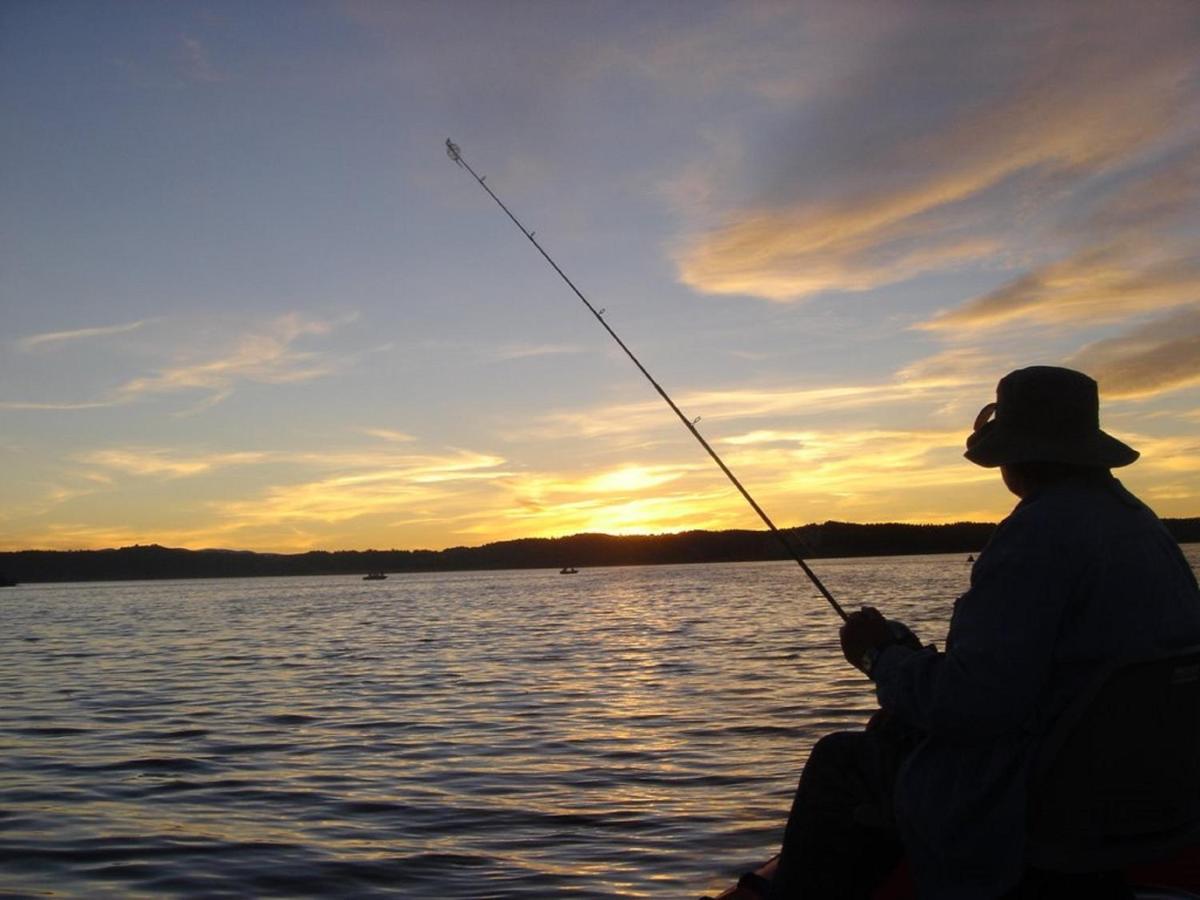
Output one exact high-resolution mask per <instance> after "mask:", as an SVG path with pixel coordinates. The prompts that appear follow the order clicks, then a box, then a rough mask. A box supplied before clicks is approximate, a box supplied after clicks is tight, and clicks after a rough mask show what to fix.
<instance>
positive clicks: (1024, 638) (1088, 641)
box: [872, 470, 1200, 898]
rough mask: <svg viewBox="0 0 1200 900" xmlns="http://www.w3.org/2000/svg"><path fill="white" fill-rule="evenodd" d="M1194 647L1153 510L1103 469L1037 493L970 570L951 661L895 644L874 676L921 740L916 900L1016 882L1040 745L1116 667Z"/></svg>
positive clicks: (1177, 558) (1199, 634) (912, 842)
mask: <svg viewBox="0 0 1200 900" xmlns="http://www.w3.org/2000/svg"><path fill="white" fill-rule="evenodd" d="M1197 642H1200V594H1198V593H1197V587H1196V581H1195V578H1194V576H1193V574H1192V572H1191V569H1190V568H1189V567H1188V565H1187V562H1186V560H1185V559H1184V558H1183V555H1182V553H1181V552H1180V550H1179V547H1178V545H1177V544H1176V543H1175V541H1174V540H1173V539H1172V538H1171V536H1170V535H1169V534H1168V533H1167V532H1166V530H1165V529H1164V528H1163V526H1162V524H1161V523H1160V522H1159V521H1158V519H1157V518H1156V517H1155V516H1154V514H1153V513H1152V512H1151V511H1150V510H1149V509H1147V508H1146V507H1145V506H1144V505H1143V504H1141V503H1140V502H1139V501H1138V500H1137V499H1136V498H1135V497H1133V495H1132V494H1130V493H1129V492H1128V491H1126V490H1125V489H1124V488H1123V487H1122V486H1121V484H1120V483H1119V482H1118V481H1117V480H1116V479H1114V478H1112V477H1111V475H1109V473H1108V472H1107V471H1106V470H1097V471H1091V472H1089V471H1087V470H1084V471H1080V472H1077V473H1070V474H1068V475H1066V476H1065V477H1062V478H1058V479H1055V480H1052V481H1049V482H1048V483H1043V484H1039V485H1037V486H1036V487H1034V488H1032V489H1031V490H1030V491H1029V493H1028V494H1027V496H1025V497H1024V498H1023V499H1022V501H1021V503H1020V504H1019V505H1018V506H1017V508H1016V509H1015V510H1014V512H1013V513H1012V515H1011V516H1009V518H1008V519H1006V520H1005V522H1004V523H1003V524H1002V525H1001V527H1000V528H999V529H998V530H997V532H996V534H995V535H994V537H993V539H992V541H991V542H990V543H989V545H988V547H987V548H985V550H984V552H983V553H981V554H980V556H979V559H978V561H977V562H976V563H975V568H974V569H973V570H972V587H971V590H970V591H968V592H967V593H966V594H964V595H963V596H962V597H961V598H960V599H959V601H958V603H957V604H956V608H955V613H954V618H953V621H952V624H951V629H950V634H949V638H948V641H947V647H946V652H945V653H944V654H934V653H932V651H910V650H906V649H904V648H901V649H900V650H897V651H895V652H889V653H887V654H885V655H884V656H883V657H882V658H881V659H880V663H879V665H878V666H877V668H876V670H875V671H874V672H873V673H872V675H873V677H874V678H875V680H876V682H877V684H878V690H879V696H880V703H881V706H882V707H883V708H884V709H886V710H889V711H890V712H892V713H894V714H895V715H897V716H899V717H900V718H901V719H902V720H904V721H906V722H908V723H909V724H911V725H913V726H915V727H917V728H919V729H920V730H921V731H922V732H923V733H924V734H925V735H926V738H925V740H924V741H923V743H922V744H921V745H920V746H919V747H918V748H917V750H916V751H915V752H914V753H913V755H912V757H911V758H910V759H909V761H908V763H907V764H906V766H905V768H904V770H903V771H902V772H901V774H900V776H899V779H898V783H897V793H896V804H897V810H896V814H897V819H898V821H899V824H900V827H901V831H902V833H903V834H904V838H905V840H904V843H905V846H906V848H907V850H908V852H909V854H910V857H911V858H912V859H913V862H914V870H915V871H916V872H917V874H918V879H919V881H920V882H921V884H922V888H923V890H922V894H921V895H922V897H926V896H928V897H946V898H955V897H966V896H979V897H988V896H996V894H995V893H992V891H993V890H994V889H995V888H996V886H997V885H1000V886H1001V888H1002V887H1003V885H1005V884H1011V883H1012V882H1013V881H1014V880H1015V879H1018V878H1019V877H1020V872H1021V869H1022V867H1023V851H1024V824H1025V816H1026V780H1027V777H1028V766H1029V764H1030V763H1031V762H1032V759H1033V755H1034V753H1035V752H1036V749H1037V746H1038V739H1039V737H1040V736H1041V735H1042V734H1044V733H1045V731H1046V730H1047V729H1048V728H1049V727H1050V725H1051V724H1052V723H1053V722H1054V721H1055V720H1056V719H1057V717H1058V716H1059V715H1060V714H1061V713H1062V711H1063V710H1064V709H1065V707H1066V706H1067V704H1068V703H1070V701H1071V700H1072V699H1073V698H1074V697H1075V696H1076V695H1078V693H1079V691H1080V690H1081V689H1082V688H1083V687H1084V685H1086V684H1087V683H1089V682H1090V680H1091V679H1092V678H1093V677H1094V676H1095V674H1096V673H1097V672H1098V671H1099V670H1100V669H1102V668H1103V667H1105V666H1106V665H1108V664H1110V663H1111V662H1112V661H1114V660H1119V659H1126V658H1131V657H1138V656H1145V655H1147V654H1149V653H1151V652H1153V651H1156V650H1162V649H1168V648H1171V647H1177V646H1184V645H1187V644H1191V643H1197Z"/></svg>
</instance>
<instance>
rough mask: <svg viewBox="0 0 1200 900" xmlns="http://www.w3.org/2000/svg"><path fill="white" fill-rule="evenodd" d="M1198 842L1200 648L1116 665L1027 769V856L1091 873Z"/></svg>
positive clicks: (1047, 865)
mask: <svg viewBox="0 0 1200 900" xmlns="http://www.w3.org/2000/svg"><path fill="white" fill-rule="evenodd" d="M1196 843H1200V645H1197V646H1191V647H1188V648H1186V649H1181V650H1176V651H1173V652H1170V653H1163V654H1160V655H1157V656H1154V657H1151V658H1144V659H1138V660H1134V661H1131V662H1124V663H1120V664H1117V665H1114V666H1112V667H1110V668H1108V669H1107V670H1106V671H1104V672H1103V673H1102V674H1101V675H1100V676H1099V677H1097V678H1096V679H1095V680H1094V682H1093V683H1092V684H1091V685H1090V687H1089V688H1088V689H1087V690H1085V691H1084V692H1083V693H1082V694H1081V696H1080V697H1079V698H1078V699H1077V700H1076V701H1075V702H1074V703H1073V704H1072V705H1071V706H1070V707H1068V709H1067V710H1066V711H1065V712H1064V713H1063V715H1062V716H1060V717H1059V720H1058V722H1057V723H1055V725H1054V726H1053V727H1052V728H1051V730H1050V732H1049V733H1048V734H1047V735H1046V739H1045V740H1044V741H1043V743H1042V747H1041V750H1040V751H1039V755H1038V758H1037V759H1036V760H1035V763H1034V769H1033V781H1032V783H1031V791H1030V818H1029V843H1028V858H1029V864H1030V866H1031V867H1033V868H1036V869H1041V870H1044V871H1051V872H1097V871H1111V870H1116V869H1122V868H1125V867H1127V866H1130V865H1134V864H1137V863H1143V862H1148V861H1152V860H1155V859H1160V858H1162V857H1164V856H1166V855H1169V854H1172V853H1174V852H1176V851H1178V850H1180V849H1181V848H1184V847H1187V846H1189V845H1193V844H1196Z"/></svg>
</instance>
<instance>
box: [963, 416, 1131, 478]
mask: <svg viewBox="0 0 1200 900" xmlns="http://www.w3.org/2000/svg"><path fill="white" fill-rule="evenodd" d="M1139 455H1140V454H1139V453H1138V452H1137V451H1136V450H1134V449H1133V448H1132V447H1130V446H1129V445H1128V444H1124V443H1122V442H1121V441H1118V440H1117V439H1116V438H1115V437H1113V436H1112V435H1110V434H1107V433H1106V432H1104V431H1101V430H1099V429H1097V430H1096V431H1095V432H1094V433H1092V434H1091V435H1089V436H1088V437H1087V438H1086V439H1084V440H1080V439H1078V438H1075V439H1072V440H1069V441H1065V440H1063V441H1056V440H1053V439H1051V438H1047V437H1044V436H1038V435H1030V434H1023V433H1021V432H1019V431H1015V430H1013V429H1011V428H1004V427H1003V426H1002V425H1001V424H1000V423H998V422H995V421H992V422H988V423H987V424H986V425H984V426H983V427H982V428H980V429H979V430H978V431H976V432H975V433H974V434H972V435H971V436H970V437H969V438H967V452H966V453H964V454H963V456H965V457H966V458H967V459H969V460H970V461H971V462H973V463H975V464H976V465H978V466H984V467H986V468H989V469H991V468H995V467H996V466H1007V465H1013V464H1016V463H1023V462H1059V463H1070V464H1072V465H1077V466H1103V467H1104V468H1106V469H1117V468H1120V467H1121V466H1127V465H1129V464H1130V463H1132V462H1133V461H1134V460H1136V459H1137V458H1138V456H1139Z"/></svg>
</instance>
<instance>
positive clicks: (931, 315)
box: [0, 0, 1200, 550]
mask: <svg viewBox="0 0 1200 900" xmlns="http://www.w3.org/2000/svg"><path fill="white" fill-rule="evenodd" d="M1197 60H1200V16H1197V15H1196V14H1195V9H1194V6H1193V5H1192V4H1190V3H1188V2H1183V0H1180V2H1145V3H1138V4H1136V5H1135V4H1129V3H1110V2H1075V3H1046V2H1039V3H1010V4H962V3H949V2H920V3H917V2H850V3H837V2H796V3H751V2H745V3H700V2H687V3H671V2H660V3H643V2H628V3H620V2H596V3H588V2H571V3H565V2H555V3H551V2H539V3H533V2H511V3H503V4H500V3H471V2H464V3H457V4H442V3H418V2H406V3H384V2H367V0H361V2H351V0H347V2H325V3H305V2H288V3H283V2H274V3H273V2H254V3H212V2H192V3H171V4H151V3H139V2H113V3H106V2H95V3H69V2H65V3H54V4H47V3H40V2H9V3H7V4H5V5H4V6H3V7H0V133H2V136H3V142H4V146H5V148H6V149H5V161H6V162H5V165H4V166H3V167H2V168H0V303H2V304H3V310H4V322H5V328H4V332H3V334H0V462H2V463H3V471H4V475H3V479H4V480H3V487H4V495H5V503H4V509H3V511H0V545H3V546H4V547H7V548H23V547H100V546H117V545H122V544H128V543H134V542H142V543H146V542H150V541H157V542H160V543H166V544H172V545H180V546H192V547H203V546H228V547H244V548H251V549H260V550H299V549H307V548H310V547H323V548H330V549H333V548H341V547H360V548H361V547H369V546H371V547H443V546H450V545H454V544H478V543H482V542H484V541H487V540H495V539H499V538H506V537H517V536H528V535H552V534H565V533H573V532H577V531H584V530H597V531H609V532H658V531H667V530H680V529H687V528H725V527H755V523H756V520H755V518H754V516H753V513H752V512H751V511H750V510H749V509H748V508H746V507H745V505H744V503H743V501H742V500H741V498H739V497H738V496H737V495H736V494H735V493H734V492H733V491H732V489H731V488H730V487H729V486H728V484H727V483H725V482H724V480H723V478H722V476H721V475H720V473H719V472H718V471H717V470H716V469H715V468H714V467H713V466H712V464H711V462H709V461H708V460H707V458H706V457H705V456H704V455H703V453H702V451H701V450H700V449H699V448H698V447H697V446H696V445H695V444H694V442H692V440H691V438H690V437H689V436H688V435H687V434H686V432H685V431H684V430H683V429H682V428H681V427H680V426H679V424H678V422H675V421H674V420H673V418H672V416H671V414H670V412H669V411H668V410H667V409H666V408H665V407H664V406H662V404H661V401H660V400H658V398H657V397H656V396H655V395H654V394H653V392H652V391H651V389H650V388H649V386H648V385H646V384H645V382H644V381H642V380H641V377H640V376H639V375H638V374H637V372H636V371H635V370H634V369H633V368H632V367H631V366H630V365H629V363H628V362H627V361H626V360H624V358H623V357H621V356H620V353H619V350H618V349H617V348H616V347H615V346H614V345H612V343H611V341H609V339H608V338H607V336H606V335H604V333H603V332H602V331H601V330H600V329H599V328H598V326H597V325H596V323H594V322H593V321H592V320H591V319H590V317H588V316H587V314H586V311H585V310H583V308H582V307H581V306H580V305H579V304H578V301H576V300H575V298H574V297H573V296H572V295H570V293H569V292H568V291H567V290H566V288H565V287H564V286H563V285H562V284H561V283H560V282H558V281H557V280H556V277H555V276H554V275H553V273H552V272H551V271H550V270H549V269H548V267H546V266H545V264H544V263H543V262H542V261H541V260H540V258H539V257H537V255H536V254H535V253H534V251H533V249H532V248H531V247H529V246H528V244H527V243H525V242H524V240H523V238H521V236H520V234H519V233H518V232H517V231H516V230H515V229H514V228H513V227H512V225H511V224H510V223H508V222H507V220H506V219H505V218H504V217H503V215H502V214H501V213H500V212H499V210H497V209H496V208H495V207H494V206H493V205H492V204H491V201H490V200H489V199H488V198H487V197H486V195H484V194H483V192H482V191H480V190H479V188H478V186H476V185H475V184H474V183H473V182H472V181H471V179H470V178H469V176H467V175H466V174H465V173H463V172H462V171H460V170H458V169H456V167H455V166H454V165H453V164H452V163H451V162H450V161H448V160H447V159H446V156H445V153H444V149H443V141H444V140H445V139H446V137H452V138H453V139H454V140H455V141H457V142H458V143H459V144H460V145H461V146H462V148H463V152H464V154H465V155H466V157H467V159H468V160H469V161H470V162H471V164H472V165H473V166H474V167H475V168H476V169H477V170H479V171H481V172H483V173H485V174H487V175H488V179H489V180H488V183H489V185H491V186H492V187H493V188H494V189H495V190H497V191H498V192H499V193H500V194H501V195H502V196H503V197H504V199H505V200H506V202H508V203H509V205H510V206H511V207H512V208H513V209H514V210H515V211H516V212H517V214H518V215H519V216H521V218H522V219H523V220H524V221H525V223H526V224H527V225H528V226H529V227H530V228H532V229H534V230H536V231H537V233H538V237H539V239H540V240H541V241H542V242H543V243H544V244H545V245H546V247H547V249H548V250H549V251H550V252H551V253H552V254H554V256H555V257H556V259H557V260H558V261H559V263H560V264H561V265H562V266H563V267H564V268H565V269H566V270H567V272H568V273H569V274H570V275H571V277H572V278H573V280H574V281H575V282H576V283H577V284H579V286H580V287H581V288H582V289H583V290H584V291H585V293H587V294H588V296H589V297H590V298H591V299H592V300H593V301H594V302H595V303H596V305H597V306H600V307H604V308H605V309H606V318H607V320H608V321H609V322H610V324H612V325H613V326H614V327H615V328H616V329H617V330H618V332H619V333H620V334H621V335H622V336H623V337H624V338H625V339H626V340H627V342H628V343H629V344H630V345H631V346H632V347H633V348H634V350H635V352H637V353H638V354H639V356H640V357H641V358H642V359H643V361H644V362H645V363H646V364H647V366H648V367H649V368H650V370H651V371H652V372H653V373H654V374H655V375H656V377H658V378H659V380H660V381H661V382H662V383H663V385H664V386H665V387H666V388H667V389H668V390H669V391H671V392H672V394H673V395H674V396H675V398H676V400H677V401H678V402H679V403H680V405H681V406H682V407H683V408H684V409H685V411H687V413H688V414H689V415H699V416H702V417H703V418H702V423H701V428H702V429H703V430H704V432H705V434H706V435H707V436H708V437H709V439H710V440H712V441H713V443H714V446H716V448H717V449H718V451H719V452H721V453H722V455H723V456H725V457H726V459H727V461H728V462H729V463H730V465H731V467H732V468H733V469H734V470H735V471H736V472H738V474H739V475H741V476H742V478H743V480H744V481H745V482H746V483H747V486H748V487H749V488H750V489H751V491H752V492H753V493H754V494H755V495H756V496H757V497H758V498H759V500H760V502H762V504H763V506H764V507H766V508H767V510H768V512H769V513H770V514H771V515H772V516H773V518H775V519H776V521H777V522H779V523H780V524H788V525H791V524H802V523H805V522H810V521H823V520H826V519H831V518H836V519H844V520H852V521H880V520H900V521H916V522H931V521H953V520H958V519H987V520H996V519H998V518H1000V517H1001V516H1002V515H1004V513H1005V512H1006V510H1007V509H1008V508H1009V507H1010V506H1011V498H1010V497H1008V496H1007V495H1006V493H1005V492H1004V489H1003V487H1002V486H1001V485H1000V484H999V479H998V478H997V477H996V476H995V473H993V472H987V471H984V470H980V469H976V468H974V467H972V466H971V465H970V464H968V463H966V462H965V461H963V460H962V458H961V450H962V444H963V439H964V437H965V433H966V431H967V429H968V428H969V425H970V422H971V421H972V419H973V417H974V413H975V411H976V410H977V409H978V407H979V406H981V405H982V404H983V403H984V402H986V401H987V400H988V399H989V398H990V395H991V394H992V392H993V390H994V385H995V382H996V380H997V379H998V378H999V377H1000V376H1001V375H1003V374H1004V373H1005V372H1007V371H1008V370H1010V369H1012V368H1015V367H1018V366H1022V365H1028V364H1035V363H1050V364H1066V365H1072V366H1075V367H1077V368H1081V369H1083V370H1084V371H1087V372H1089V373H1090V374H1092V375H1093V376H1095V377H1096V378H1097V379H1098V380H1099V381H1100V384H1101V391H1102V396H1103V402H1104V422H1105V425H1106V427H1108V428H1109V430H1111V431H1112V432H1114V433H1115V434H1117V435H1118V436H1120V437H1122V438H1124V439H1126V440H1128V441H1129V442H1130V443H1132V444H1133V445H1134V446H1136V447H1138V448H1139V449H1140V450H1142V451H1143V459H1142V460H1141V461H1139V462H1138V463H1137V464H1136V465H1135V466H1133V467H1132V468H1130V469H1129V470H1127V471H1126V472H1125V473H1123V475H1122V477H1123V478H1124V479H1125V480H1126V481H1127V483H1128V484H1129V485H1130V486H1132V487H1133V488H1134V489H1135V490H1137V491H1139V492H1140V493H1141V494H1142V495H1143V497H1144V498H1145V499H1147V500H1148V501H1149V502H1150V503H1151V505H1153V506H1154V507H1155V508H1156V509H1157V510H1158V511H1159V512H1160V514H1163V515H1196V514H1200V503H1198V502H1197V501H1198V496H1200V474H1198V469H1200V463H1197V462H1196V460H1197V459H1198V458H1200V456H1198V454H1197V449H1198V446H1197V445H1198V444H1200V440H1198V439H1197V437H1196V432H1197V425H1198V424H1200V407H1198V405H1197V399H1198V397H1200V389H1198V387H1197V385H1198V384H1200V253H1198V252H1197V251H1198V247H1200V214H1198V212H1197V209H1198V206H1197V200H1198V199H1200V144H1198V143H1197V133H1198V131H1200V114H1198V113H1200V109H1198V106H1200V64H1198V63H1197Z"/></svg>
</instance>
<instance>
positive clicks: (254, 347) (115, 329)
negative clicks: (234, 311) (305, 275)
mask: <svg viewBox="0 0 1200 900" xmlns="http://www.w3.org/2000/svg"><path fill="white" fill-rule="evenodd" d="M353 318H354V317H353V316H351V317H347V318H343V319H339V320H323V319H316V318H312V317H308V316H305V315H302V314H300V313H288V314H286V315H283V316H279V317H277V318H275V319H273V320H271V321H270V322H267V323H265V324H262V325H259V326H257V327H254V328H252V329H250V330H249V331H247V332H245V333H243V334H242V335H240V336H237V337H235V338H234V339H233V340H232V341H231V342H230V343H229V345H227V348H226V349H225V350H223V351H220V352H217V353H216V354H207V355H200V354H198V353H196V351H194V350H191V349H190V348H185V349H183V350H181V351H180V352H179V353H178V357H177V361H175V362H173V363H171V364H169V365H166V366H163V367H161V368H159V369H157V370H156V371H153V372H151V373H150V374H147V375H140V376H137V377H135V378H130V379H128V380H126V381H124V382H123V383H121V384H119V385H117V386H116V387H115V388H113V389H111V390H109V391H107V392H106V393H105V394H104V395H102V396H100V397H98V398H95V399H90V400H83V401H65V402H63V401H37V400H5V401H0V409H8V410H81V409H99V408H104V407H112V406H123V405H126V404H129V403H134V402H136V401H139V400H142V399H145V398H147V397H152V396H157V395H164V394H175V393H183V392H192V393H195V392H199V393H202V394H203V395H204V396H203V397H202V399H201V400H200V401H199V403H197V404H194V405H193V406H192V407H191V408H190V409H189V410H188V412H196V411H198V410H201V409H206V408H208V407H210V406H213V405H215V404H217V403H220V402H221V401H223V400H225V399H226V398H228V397H229V396H230V395H231V394H233V392H234V391H235V390H236V388H237V386H238V385H239V384H243V383H259V384H294V383H297V382H303V381H310V380H312V379H315V378H321V377H323V376H326V375H330V374H333V373H334V372H337V371H339V370H340V369H341V368H343V367H344V366H346V365H348V364H349V363H350V362H352V361H353V359H354V357H353V356H346V355H342V356H339V357H334V356H333V355H331V354H329V353H326V352H322V351H319V350H311V349H301V348H300V347H299V346H297V345H298V344H300V342H301V341H303V340H304V339H305V338H311V337H320V336H324V335H327V334H329V333H330V332H332V331H333V330H334V329H335V328H337V327H338V326H340V325H342V324H345V323H346V322H348V321H352V320H353ZM143 324H145V320H143V321H142V322H135V323H129V324H128V325H121V326H112V327H109V328H95V329H80V330H78V331H73V332H55V333H52V334H48V335H34V336H33V337H31V338H26V339H25V340H26V342H29V341H33V342H34V343H33V344H32V346H35V347H36V346H44V345H46V344H51V343H54V342H57V341H67V340H76V339H82V338H87V337H93V336H96V335H101V334H103V335H107V334H116V333H119V332H124V331H133V330H135V329H136V328H139V327H141V326H142V325H143ZM158 349H161V348H155V350H158Z"/></svg>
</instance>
